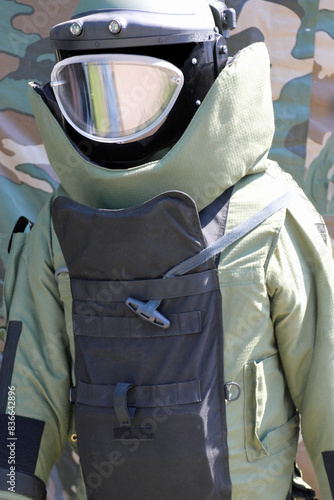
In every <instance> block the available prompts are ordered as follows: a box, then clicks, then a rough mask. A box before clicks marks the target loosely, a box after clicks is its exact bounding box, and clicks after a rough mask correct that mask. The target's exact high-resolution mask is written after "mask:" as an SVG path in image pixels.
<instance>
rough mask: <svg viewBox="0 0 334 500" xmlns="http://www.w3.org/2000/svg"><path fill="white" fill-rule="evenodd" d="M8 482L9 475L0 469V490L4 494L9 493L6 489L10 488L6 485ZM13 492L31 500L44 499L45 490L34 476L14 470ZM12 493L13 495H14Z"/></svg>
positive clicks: (5, 470)
mask: <svg viewBox="0 0 334 500" xmlns="http://www.w3.org/2000/svg"><path fill="white" fill-rule="evenodd" d="M13 477H14V476H13ZM9 480H10V475H9V472H8V469H0V490H2V491H6V492H7V491H11V490H9V489H8V488H9V487H10V483H9V484H8V481H9ZM14 491H15V493H16V494H17V495H23V496H25V497H27V498H31V499H32V500H45V499H46V488H45V484H44V483H43V481H41V480H40V479H39V478H38V477H36V476H32V475H30V474H25V473H24V472H19V471H18V470H15V487H14ZM14 491H13V494H15V493H14ZM0 495H1V493H0ZM0 498H1V496H0Z"/></svg>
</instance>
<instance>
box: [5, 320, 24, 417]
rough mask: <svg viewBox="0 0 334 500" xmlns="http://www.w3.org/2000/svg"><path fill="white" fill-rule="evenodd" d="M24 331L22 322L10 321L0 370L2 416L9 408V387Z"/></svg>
mask: <svg viewBox="0 0 334 500" xmlns="http://www.w3.org/2000/svg"><path fill="white" fill-rule="evenodd" d="M21 331H22V321H10V322H9V324H8V328H7V336H6V342H5V349H4V353H3V361H2V366H1V370H0V414H2V413H5V411H6V407H7V397H8V387H9V386H10V385H11V380H12V374H13V368H14V361H15V355H16V349H17V344H18V342H19V338H20V335H21Z"/></svg>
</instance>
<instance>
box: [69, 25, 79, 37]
mask: <svg viewBox="0 0 334 500" xmlns="http://www.w3.org/2000/svg"><path fill="white" fill-rule="evenodd" d="M70 32H71V33H72V35H74V36H79V35H81V33H82V26H81V24H80V23H72V24H71V26H70Z"/></svg>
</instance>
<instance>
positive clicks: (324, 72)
mask: <svg viewBox="0 0 334 500" xmlns="http://www.w3.org/2000/svg"><path fill="white" fill-rule="evenodd" d="M226 3H227V4H228V6H229V7H233V8H234V9H235V10H236V12H237V16H238V22H237V29H236V30H234V31H233V32H232V36H231V38H230V40H229V49H230V53H231V54H233V53H235V52H236V51H237V50H238V49H240V48H241V47H243V46H245V45H248V44H250V43H252V42H254V41H264V42H265V43H266V45H267V47H268V50H269V53H270V58H271V67H272V92H273V102H274V110H275V116H276V133H275V137H274V142H273V146H272V149H271V154H270V157H271V158H272V159H274V160H276V161H278V162H279V164H280V166H281V167H282V168H284V169H285V170H286V171H287V172H289V173H290V174H291V175H292V176H293V177H294V178H295V180H296V181H297V182H298V183H299V185H300V186H301V187H302V188H303V189H304V191H305V192H306V194H307V195H308V197H309V198H310V199H311V201H312V202H313V203H314V205H315V206H316V208H317V210H318V211H319V212H320V213H321V214H322V215H324V218H325V221H326V223H327V226H328V229H329V232H330V234H331V238H332V239H333V238H334V198H333V194H334V189H333V186H334V184H333V181H334V176H333V174H334V125H333V124H334V104H333V103H334V59H333V52H334V2H333V0H226ZM254 112H256V110H254Z"/></svg>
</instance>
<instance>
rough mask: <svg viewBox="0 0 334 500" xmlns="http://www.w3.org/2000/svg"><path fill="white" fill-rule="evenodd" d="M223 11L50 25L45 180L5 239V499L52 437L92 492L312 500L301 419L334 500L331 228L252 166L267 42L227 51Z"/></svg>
mask: <svg viewBox="0 0 334 500" xmlns="http://www.w3.org/2000/svg"><path fill="white" fill-rule="evenodd" d="M233 24H234V14H233V11H231V10H228V9H227V8H226V6H225V5H224V4H223V3H221V2H219V1H212V2H209V3H208V2H206V1H205V0H191V1H190V0H183V1H182V2H180V1H176V0H168V1H166V2H165V1H153V0H140V1H133V0H99V1H95V2H93V1H92V0H83V1H82V2H80V4H79V7H78V8H77V10H76V12H75V15H74V17H73V18H72V19H71V20H70V21H66V22H64V23H62V24H60V25H57V26H55V27H54V28H53V29H52V31H51V41H52V44H53V47H54V49H55V52H56V56H57V63H56V65H55V67H54V69H53V71H52V75H51V79H50V83H49V84H47V85H45V86H43V87H42V86H40V85H38V84H36V83H31V84H30V97H31V102H32V106H33V109H34V113H35V116H36V119H37V122H38V125H39V128H40V131H41V134H42V138H43V141H44V143H45V147H46V149H47V153H48V156H49V159H50V162H51V164H52V166H53V167H54V170H55V172H56V173H57V175H58V176H59V179H60V185H59V188H58V189H57V191H56V192H55V194H54V195H53V196H52V197H51V199H50V201H49V203H48V204H47V206H45V207H44V209H43V210H42V211H41V213H40V215H39V217H38V220H37V221H36V223H35V225H34V226H33V228H32V230H31V231H30V232H29V233H28V232H19V231H16V232H14V233H15V234H13V237H12V241H11V245H10V256H9V264H8V271H7V275H6V281H5V287H4V288H5V290H4V305H5V323H4V326H3V327H2V332H3V334H4V338H5V351H4V360H3V364H2V371H1V393H0V398H1V399H0V401H1V403H0V407H1V417H0V419H1V420H0V423H1V437H0V489H1V495H0V496H1V498H2V499H10V500H19V499H20V500H23V499H24V498H31V499H35V500H44V499H45V498H46V489H45V485H46V483H47V480H48V476H49V474H50V471H51V469H52V467H53V465H54V464H55V462H56V461H57V459H58V458H59V457H60V455H61V453H62V450H63V448H64V445H65V443H66V442H67V441H69V442H70V444H71V445H72V447H73V448H74V449H75V450H76V451H77V452H78V454H79V457H80V464H81V467H82V473H83V481H84V484H85V488H84V489H85V493H84V495H83V497H86V498H87V499H89V500H107V499H111V498H112V499H115V500H162V499H163V500H176V499H182V500H209V499H210V500H218V499H220V500H230V499H231V500H258V499H263V500H265V499H268V498H270V500H285V499H287V498H294V497H304V498H314V493H312V490H310V489H309V488H307V487H306V486H305V485H304V484H303V482H302V481H301V479H300V478H299V479H298V478H296V480H293V478H294V476H295V466H294V463H295V457H296V449H297V442H298V435H299V422H300V415H301V429H302V433H303V438H304V441H305V444H306V447H307V450H308V452H309V455H310V457H311V459H312V462H313V466H314V469H315V471H316V475H317V479H318V482H319V486H320V490H321V492H322V498H323V500H329V499H331V498H334V480H333V477H334V425H333V421H334V420H333V417H334V376H333V361H334V327H333V325H334V323H333V318H334V269H333V262H332V257H331V250H330V241H329V238H328V235H327V232H326V229H325V227H324V224H323V220H322V219H321V217H320V216H319V215H318V214H317V213H316V211H315V210H314V209H313V207H312V206H311V204H310V203H309V201H308V200H307V199H306V198H305V196H304V195H303V193H302V192H301V191H300V190H299V189H298V187H297V186H296V185H295V183H294V182H293V181H292V179H291V178H290V177H289V176H288V175H286V174H285V173H283V171H282V170H281V169H280V168H279V167H278V166H277V165H276V164H275V163H273V162H272V161H270V160H269V159H268V151H269V148H270V145H271V141H272V137H273V127H274V122H273V110H272V100H271V92H270V78H269V70H270V64H269V59H268V54H267V51H266V48H265V46H264V44H262V43H257V44H254V45H252V46H250V47H248V48H246V49H244V50H242V51H241V52H240V53H238V54H237V55H236V56H235V57H234V58H233V59H228V57H227V48H226V40H225V38H226V36H227V35H228V30H229V29H230V28H232V27H233ZM23 225H24V224H23ZM83 497H82V498H83Z"/></svg>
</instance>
